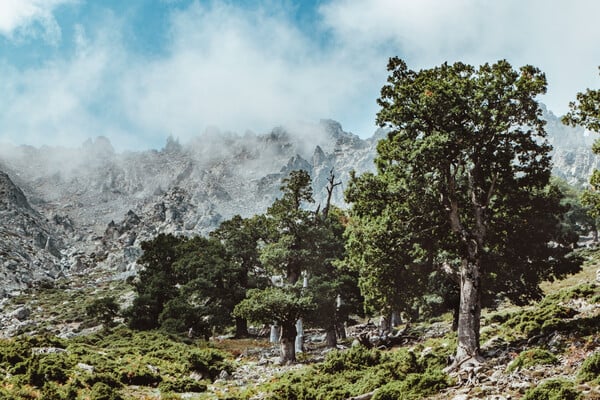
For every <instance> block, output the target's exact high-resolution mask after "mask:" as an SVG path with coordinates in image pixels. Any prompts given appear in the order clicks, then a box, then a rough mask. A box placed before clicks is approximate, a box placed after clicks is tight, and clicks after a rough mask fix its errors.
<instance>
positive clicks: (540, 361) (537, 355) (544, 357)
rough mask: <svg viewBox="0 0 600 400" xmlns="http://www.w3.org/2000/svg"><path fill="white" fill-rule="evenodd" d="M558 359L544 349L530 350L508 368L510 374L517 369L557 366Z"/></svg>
mask: <svg viewBox="0 0 600 400" xmlns="http://www.w3.org/2000/svg"><path fill="white" fill-rule="evenodd" d="M556 363H558V358H556V356H555V355H554V354H552V353H550V352H549V351H548V350H544V349H529V350H525V351H523V352H521V354H519V355H518V356H517V358H515V359H514V360H513V361H512V362H511V363H510V364H508V367H506V370H507V371H508V372H512V371H514V370H516V369H522V368H528V367H532V366H534V365H544V364H556Z"/></svg>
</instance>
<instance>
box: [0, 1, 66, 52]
mask: <svg viewBox="0 0 600 400" xmlns="http://www.w3.org/2000/svg"><path fill="white" fill-rule="evenodd" d="M72 2H73V0H2V1H1V2H0V34H1V35H4V36H6V37H9V38H14V37H15V36H17V37H21V36H23V37H27V36H35V35H37V33H38V29H37V27H36V24H39V26H40V27H41V29H42V36H43V38H44V39H45V40H46V41H48V42H51V43H56V42H57V41H58V40H60V36H61V30H60V27H59V25H58V23H57V22H56V19H55V18H54V16H53V15H52V12H53V11H54V9H55V8H56V7H58V6H59V5H62V4H66V3H72Z"/></svg>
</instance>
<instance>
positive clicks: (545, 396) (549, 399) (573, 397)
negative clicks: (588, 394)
mask: <svg viewBox="0 0 600 400" xmlns="http://www.w3.org/2000/svg"><path fill="white" fill-rule="evenodd" d="M579 399H581V394H579V392H577V390H575V389H574V387H573V383H572V382H569V381H566V380H564V379H553V380H549V381H545V382H543V383H542V384H540V385H538V386H536V387H534V388H532V389H529V390H528V391H527V392H526V393H525V396H524V397H523V400H579Z"/></svg>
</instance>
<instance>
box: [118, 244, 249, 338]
mask: <svg viewBox="0 0 600 400" xmlns="http://www.w3.org/2000/svg"><path fill="white" fill-rule="evenodd" d="M142 249H143V250H144V254H143V255H142V257H140V259H139V260H138V263H140V264H142V265H143V266H144V269H143V270H142V271H141V272H140V274H139V281H138V282H136V283H135V289H136V292H137V297H136V298H135V299H134V301H133V305H132V306H131V308H129V309H128V310H127V312H126V316H127V317H128V321H129V325H130V326H131V327H132V328H135V329H142V330H145V329H154V328H158V327H160V328H162V329H163V330H165V331H168V332H173V333H184V332H187V331H188V330H189V328H192V329H193V331H194V332H196V334H198V335H203V336H208V335H209V334H210V330H211V328H213V327H216V328H224V327H226V326H228V325H230V324H231V323H232V318H231V312H232V311H233V307H234V306H235V304H236V303H237V302H238V301H240V300H241V299H242V298H243V297H244V294H245V290H246V287H247V285H248V279H247V277H246V275H247V273H248V272H247V271H246V270H243V268H242V265H241V264H240V263H238V262H237V261H236V260H233V259H232V257H231V255H230V254H229V253H228V252H227V249H226V247H225V245H224V244H223V243H222V242H221V241H220V239H218V238H216V237H213V238H204V237H199V236H197V237H193V238H189V239H187V238H178V237H175V236H173V235H162V234H161V235H158V236H157V237H156V238H154V239H153V240H151V241H148V242H144V243H143V244H142Z"/></svg>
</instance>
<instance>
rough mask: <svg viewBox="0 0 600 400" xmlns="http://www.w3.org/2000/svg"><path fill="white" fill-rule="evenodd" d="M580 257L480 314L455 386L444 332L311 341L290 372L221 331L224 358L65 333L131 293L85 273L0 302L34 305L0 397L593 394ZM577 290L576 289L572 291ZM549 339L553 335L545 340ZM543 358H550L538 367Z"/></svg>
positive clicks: (594, 349) (157, 339)
mask: <svg viewBox="0 0 600 400" xmlns="http://www.w3.org/2000/svg"><path fill="white" fill-rule="evenodd" d="M588 255H589V261H588V262H586V264H585V266H584V268H583V270H582V271H581V272H580V273H578V274H576V275H573V276H570V277H568V278H567V279H565V280H562V281H556V282H552V283H550V282H548V283H544V284H543V285H542V287H543V290H544V292H545V293H546V294H547V297H546V299H545V300H543V301H541V302H540V303H538V304H535V305H532V306H528V307H524V308H518V307H512V306H507V307H503V308H502V309H500V310H497V311H494V312H487V313H485V314H484V321H483V329H482V343H483V344H484V346H483V350H484V351H485V352H486V355H487V359H488V363H487V366H486V367H485V369H484V370H483V371H482V372H481V374H480V375H481V379H480V382H479V383H476V384H473V385H465V384H463V385H459V384H458V383H457V381H458V380H457V378H456V377H454V378H452V377H450V378H448V377H446V376H443V375H440V374H439V371H440V370H441V368H442V367H443V365H444V363H445V357H446V356H447V355H449V354H451V353H452V352H453V346H454V342H455V340H456V339H455V335H454V334H452V333H449V334H444V335H442V336H439V337H433V338H429V339H419V340H417V341H412V342H410V343H407V345H406V346H403V347H401V348H397V349H394V350H393V351H392V352H383V353H378V352H375V353H368V352H367V353H365V352H361V351H357V350H353V352H351V353H346V355H344V354H343V353H336V352H334V353H331V354H330V355H328V356H327V358H326V360H325V362H318V363H314V362H311V360H312V361H315V360H321V359H322V357H320V354H321V351H322V349H320V348H316V349H315V351H314V352H313V353H309V354H306V355H304V356H303V357H304V360H305V361H306V364H303V365H299V366H295V367H292V368H291V370H292V371H289V372H286V371H288V369H282V368H280V367H276V366H273V365H258V364H259V363H258V360H259V359H260V358H261V354H263V353H261V350H260V349H263V348H265V347H266V348H269V345H268V344H266V343H265V342H264V341H253V340H244V341H232V340H225V341H222V342H216V343H213V344H211V346H213V347H220V348H221V349H222V350H223V351H224V352H226V353H229V354H230V355H231V356H230V358H229V361H227V360H222V359H221V356H220V355H218V354H221V353H214V354H213V353H211V352H213V350H206V351H205V349H206V344H203V343H200V342H185V341H183V340H181V339H178V338H174V337H169V336H166V335H160V334H138V333H132V332H130V331H127V330H123V329H120V330H116V331H115V332H114V333H113V334H111V335H107V334H106V333H105V332H100V333H96V334H93V335H84V336H82V337H78V338H74V339H69V340H66V339H57V338H56V337H55V336H54V335H55V334H56V333H57V332H60V331H61V329H64V328H65V327H66V326H71V327H73V328H74V329H75V331H79V332H81V331H84V328H87V327H92V326H93V325H94V324H93V321H91V320H89V318H87V317H85V315H84V312H83V311H84V309H85V304H86V303H87V301H89V300H90V299H92V298H97V297H103V296H106V295H113V296H116V297H117V298H127V297H128V291H129V288H128V287H127V286H126V285H125V284H124V283H122V282H121V283H118V282H103V281H98V280H96V279H92V278H93V277H86V278H85V279H86V280H85V281H84V280H82V281H79V282H78V283H74V282H63V283H62V284H61V285H59V286H58V287H57V288H54V289H45V290H42V291H39V292H36V293H30V294H26V295H23V296H21V297H19V298H16V299H13V303H12V304H9V305H8V306H7V308H6V310H7V311H10V310H11V309H14V308H16V307H18V306H20V305H23V304H25V305H27V306H28V307H30V308H31V309H32V312H33V318H34V320H35V321H36V324H35V325H34V326H29V327H24V328H23V331H24V332H23V333H25V331H30V330H34V335H33V336H32V337H29V338H28V339H27V340H22V339H19V340H17V341H14V340H13V341H2V342H0V354H1V356H0V377H3V380H2V381H1V383H0V398H8V399H10V398H14V399H26V398H30V399H31V398H50V397H48V396H49V394H48V393H50V391H51V390H54V391H55V392H56V393H57V396H59V397H56V398H60V396H67V394H66V393H67V390H71V389H69V385H70V387H71V388H72V391H71V393H76V394H77V396H78V397H77V398H82V399H83V398H90V396H92V397H91V398H94V397H93V396H94V395H93V393H94V392H93V391H94V390H96V391H98V390H101V389H102V388H101V387H100V386H102V385H100V384H98V382H101V383H106V384H107V385H108V386H114V387H115V389H114V390H113V392H114V393H115V394H114V395H113V397H110V395H106V396H108V397H106V398H107V399H113V400H116V399H117V398H118V397H115V396H117V395H118V396H121V398H123V399H159V398H163V399H176V398H180V396H179V395H177V394H175V393H174V392H175V391H181V390H183V389H185V388H187V389H190V388H193V385H194V382H196V381H194V379H191V378H190V376H192V377H194V378H200V375H202V378H203V379H201V380H200V381H199V384H197V386H198V387H195V388H193V389H194V390H196V393H195V394H193V395H190V396H188V397H186V398H195V399H217V398H251V397H261V396H262V397H269V396H270V397H273V398H281V399H284V398H291V397H294V396H296V397H297V398H323V399H329V398H331V399H336V398H345V396H349V395H357V394H361V393H363V392H365V391H370V390H373V389H375V388H378V387H381V386H383V385H385V384H386V383H389V384H388V385H387V386H386V387H385V390H387V391H388V392H389V393H391V396H392V397H393V396H394V393H404V394H403V396H405V398H423V397H425V396H429V398H430V399H445V398H452V397H454V396H456V395H458V394H465V395H468V396H470V397H471V398H485V397H486V396H491V395H494V394H502V395H506V394H510V395H511V396H512V397H513V398H522V397H523V396H524V393H525V391H526V388H525V387H523V388H521V389H519V388H517V389H515V388H509V387H506V388H503V389H500V390H501V391H500V392H498V389H496V392H494V389H492V388H491V387H492V386H493V385H491V384H490V383H489V382H488V381H486V379H487V378H486V377H487V376H489V375H490V374H491V373H493V372H496V377H497V378H498V379H500V381H502V379H505V380H508V379H510V380H518V379H521V380H523V381H524V382H525V381H529V382H537V383H539V382H544V381H545V380H547V379H549V378H550V377H554V378H556V377H562V378H564V379H566V380H568V381H571V382H574V389H573V390H575V391H578V392H579V393H580V394H583V396H584V397H583V398H586V399H593V398H600V389H598V388H597V385H598V383H600V382H594V381H593V380H592V382H589V379H588V382H580V381H577V376H578V374H579V373H580V371H581V369H582V363H583V362H584V361H585V360H586V359H588V358H590V357H591V356H592V355H593V354H598V351H599V346H600V337H599V334H598V327H599V326H600V320H599V315H600V304H599V303H600V300H599V299H600V290H599V287H598V286H589V285H588V286H587V287H584V288H583V289H582V285H585V284H589V283H590V282H594V281H595V276H596V270H597V269H598V268H599V267H600V261H599V260H600V252H596V253H593V252H589V254H588ZM577 287H579V289H578V290H574V289H575V288H577ZM449 324H450V321H449V318H445V319H442V321H441V322H440V321H438V322H437V323H436V324H434V325H435V329H434V328H433V327H434V325H431V324H425V323H424V324H418V325H415V326H414V327H413V332H414V333H416V334H417V336H420V337H425V336H435V334H434V333H432V332H433V331H435V330H437V331H441V332H447V330H448V329H447V328H448V326H449ZM440 326H441V327H442V329H440ZM84 332H85V331H84ZM553 338H554V342H553V343H550V342H551V341H552V340H553ZM15 343H18V345H17V344H15ZM45 346H52V347H60V348H65V349H67V350H68V353H67V354H68V356H66V355H65V356H64V357H63V356H57V357H56V359H55V360H53V362H54V364H60V365H62V367H61V368H62V369H64V370H65V371H66V372H67V376H66V377H65V379H59V380H58V381H57V382H60V383H53V384H51V385H48V387H47V388H46V389H45V391H43V390H41V389H40V387H39V386H40V385H41V384H43V382H45V381H46V380H44V379H42V381H40V380H39V379H40V378H39V376H44V373H41V375H40V371H42V372H44V371H45V370H44V369H43V365H42V367H40V364H45V362H41V360H42V357H37V359H34V358H32V357H31V348H33V347H45ZM272 350H273V351H275V350H276V349H272ZM199 353H201V355H199ZM548 353H549V354H550V356H549V355H548ZM211 354H212V355H211ZM240 354H244V355H245V357H243V358H241V360H240V361H238V362H234V361H233V358H234V357H237V356H239V355H240ZM11 355H12V358H11ZM192 355H195V356H193V357H195V358H193V357H192ZM213 356H214V358H213ZM552 356H553V357H554V358H552ZM357 360H358V361H357ZM369 360H370V361H369ZM373 360H375V361H373ZM19 363H20V364H19ZM61 363H62V364H61ZM211 363H214V365H213V366H211V365H210V364H211ZM515 363H517V364H518V365H517V366H515ZM540 363H546V364H547V365H545V366H544V367H540V366H539V364H540ZM78 364H86V365H92V366H94V367H95V372H94V373H93V374H92V376H88V375H86V372H85V371H84V370H82V367H81V366H78ZM511 364H512V367H511V371H508V370H507V367H508V366H509V365H511ZM154 368H157V369H156V370H155V369H154ZM236 368H237V369H238V371H244V372H243V373H239V374H237V376H236V377H235V379H233V380H217V382H216V383H213V382H212V381H213V380H214V378H216V376H217V375H218V374H219V373H220V371H221V370H223V369H225V370H228V371H230V372H233V371H234V369H236ZM48 371H52V368H49V369H48ZM48 371H45V373H46V375H48ZM497 371H499V372H497ZM94 375H95V376H96V377H93V376H94ZM50 376H51V374H50ZM98 376H99V377H100V378H98ZM592 376H594V375H593V374H592ZM211 378H212V379H211ZM63 381H64V382H63ZM257 381H259V383H257ZM40 382H41V383H40ZM161 382H163V383H162V384H161ZM164 382H166V383H164ZM390 382H391V383H390ZM36 383H37V386H35V384H36ZM196 383H197V382H196ZM537 383H536V384H537ZM94 385H96V386H94ZM169 385H170V386H169ZM186 385H187V386H186ZM202 385H206V386H207V390H206V391H201V390H200V389H202ZM306 388H309V389H310V390H306ZM161 389H162V390H161ZM413 389H414V390H413ZM199 390H200V391H199ZM385 390H380V392H379V393H380V394H379V395H378V396H379V397H382V396H383V395H382V394H383V393H384V392H385ZM161 393H162V397H161ZM410 393H413V397H411V395H410ZM565 393H567V392H565ZM50 394H51V393H50ZM71 395H72V394H71ZM11 396H12V397H11ZM303 396H304V397H303ZM97 397H98V398H102V397H101V396H100V395H97ZM382 398H385V396H383V397H382Z"/></svg>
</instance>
